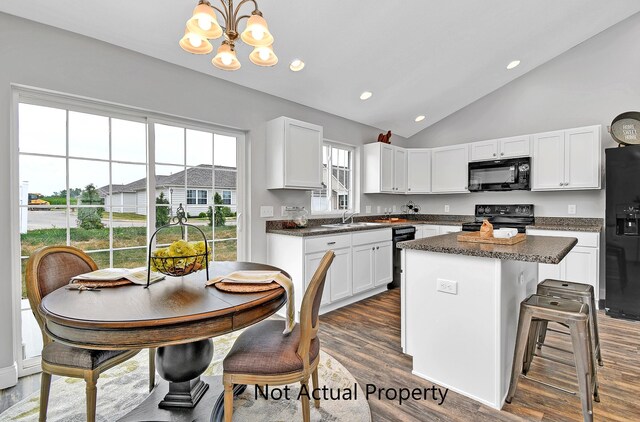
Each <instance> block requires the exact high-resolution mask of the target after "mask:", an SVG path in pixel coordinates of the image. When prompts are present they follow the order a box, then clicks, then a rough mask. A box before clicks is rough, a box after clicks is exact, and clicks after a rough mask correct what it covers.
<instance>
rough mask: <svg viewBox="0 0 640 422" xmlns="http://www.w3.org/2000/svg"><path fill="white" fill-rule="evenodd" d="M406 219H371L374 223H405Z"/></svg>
mask: <svg viewBox="0 0 640 422" xmlns="http://www.w3.org/2000/svg"><path fill="white" fill-rule="evenodd" d="M407 221H409V220H407V219H406V218H393V217H392V218H385V219H380V220H373V222H374V223H406V222H407Z"/></svg>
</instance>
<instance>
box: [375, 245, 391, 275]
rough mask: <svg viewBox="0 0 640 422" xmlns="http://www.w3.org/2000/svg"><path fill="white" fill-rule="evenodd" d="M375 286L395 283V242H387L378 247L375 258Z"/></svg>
mask: <svg viewBox="0 0 640 422" xmlns="http://www.w3.org/2000/svg"><path fill="white" fill-rule="evenodd" d="M373 277H374V282H373V284H374V285H375V286H376V287H379V286H386V285H387V284H389V283H391V282H392V281H393V242H392V241H390V240H387V241H385V242H381V243H378V244H377V245H376V250H375V254H374V256H373Z"/></svg>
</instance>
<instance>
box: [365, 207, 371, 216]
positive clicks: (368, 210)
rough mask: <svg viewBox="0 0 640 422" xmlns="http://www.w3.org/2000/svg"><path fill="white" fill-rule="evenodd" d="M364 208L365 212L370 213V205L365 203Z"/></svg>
mask: <svg viewBox="0 0 640 422" xmlns="http://www.w3.org/2000/svg"><path fill="white" fill-rule="evenodd" d="M364 209H365V212H366V213H367V214H371V205H367V206H366V207H364Z"/></svg>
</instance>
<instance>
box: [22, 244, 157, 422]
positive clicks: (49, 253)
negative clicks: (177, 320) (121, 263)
mask: <svg viewBox="0 0 640 422" xmlns="http://www.w3.org/2000/svg"><path fill="white" fill-rule="evenodd" d="M97 269H98V266H97V265H96V263H95V262H94V261H93V259H91V257H90V256H89V255H87V254H86V253H84V252H83V251H81V250H80V249H78V248H74V247H72V246H47V247H44V248H42V249H39V250H38V251H36V252H35V253H34V254H33V255H31V257H30V258H29V261H28V262H27V271H26V284H27V297H28V298H29V304H30V305H31V310H32V311H33V314H34V316H35V318H36V320H37V321H38V325H40V330H41V331H42V340H43V347H42V379H41V385H40V421H46V419H47V405H48V402H49V390H50V387H51V375H60V376H66V377H73V378H84V380H85V382H86V392H87V398H86V400H87V421H89V422H93V421H95V418H96V395H97V389H96V384H97V382H98V378H99V377H100V374H101V373H102V372H104V371H106V370H107V369H109V368H112V367H114V366H116V365H118V364H120V363H122V362H124V361H126V360H127V359H130V358H132V357H133V356H135V355H136V354H138V352H139V351H140V350H89V349H81V348H77V347H71V346H67V345H65V344H61V343H58V342H55V341H53V339H51V338H50V337H49V336H48V335H47V333H46V330H45V320H44V317H43V316H42V315H41V314H40V302H42V299H43V298H44V297H45V296H46V295H48V294H49V293H51V292H53V291H54V290H56V289H58V288H60V287H62V286H64V285H66V284H68V283H69V280H70V279H71V278H72V277H74V276H77V275H79V274H84V273H87V272H90V271H94V270H97ZM154 385H155V349H150V350H149V391H151V390H152V389H153V387H154Z"/></svg>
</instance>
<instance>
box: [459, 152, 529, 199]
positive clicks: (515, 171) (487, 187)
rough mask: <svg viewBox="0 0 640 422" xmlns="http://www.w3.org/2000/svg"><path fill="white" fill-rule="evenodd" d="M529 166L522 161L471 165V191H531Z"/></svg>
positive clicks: (486, 162)
mask: <svg viewBox="0 0 640 422" xmlns="http://www.w3.org/2000/svg"><path fill="white" fill-rule="evenodd" d="M523 169H524V170H525V172H526V173H528V169H529V164H528V163H526V162H525V161H524V160H522V159H513V160H498V161H481V162H477V163H469V190H470V191H472V192H480V191H507V190H518V189H520V190H527V189H529V183H528V181H529V178H528V174H522V173H523V172H522V170H523Z"/></svg>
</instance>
